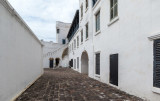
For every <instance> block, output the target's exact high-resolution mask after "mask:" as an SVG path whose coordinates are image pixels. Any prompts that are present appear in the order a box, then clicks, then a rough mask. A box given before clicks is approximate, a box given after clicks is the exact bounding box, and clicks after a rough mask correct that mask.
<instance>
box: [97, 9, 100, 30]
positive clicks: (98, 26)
mask: <svg viewBox="0 0 160 101" xmlns="http://www.w3.org/2000/svg"><path fill="white" fill-rule="evenodd" d="M99 30H100V11H99V12H98V13H97V14H96V32H98V31H99Z"/></svg>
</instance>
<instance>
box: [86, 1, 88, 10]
mask: <svg viewBox="0 0 160 101" xmlns="http://www.w3.org/2000/svg"><path fill="white" fill-rule="evenodd" d="M87 8H88V0H86V9H87Z"/></svg>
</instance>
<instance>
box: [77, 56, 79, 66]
mask: <svg viewBox="0 0 160 101" xmlns="http://www.w3.org/2000/svg"><path fill="white" fill-rule="evenodd" d="M77 69H79V57H77Z"/></svg>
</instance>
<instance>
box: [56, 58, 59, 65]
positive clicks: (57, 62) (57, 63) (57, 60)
mask: <svg viewBox="0 0 160 101" xmlns="http://www.w3.org/2000/svg"><path fill="white" fill-rule="evenodd" d="M59 63H60V59H59V58H56V66H58V65H59Z"/></svg>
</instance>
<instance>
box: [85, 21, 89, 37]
mask: <svg viewBox="0 0 160 101" xmlns="http://www.w3.org/2000/svg"><path fill="white" fill-rule="evenodd" d="M85 27H86V39H88V37H89V24H88V23H87V24H86V25H85Z"/></svg>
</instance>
